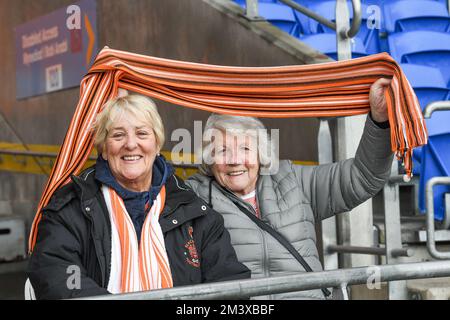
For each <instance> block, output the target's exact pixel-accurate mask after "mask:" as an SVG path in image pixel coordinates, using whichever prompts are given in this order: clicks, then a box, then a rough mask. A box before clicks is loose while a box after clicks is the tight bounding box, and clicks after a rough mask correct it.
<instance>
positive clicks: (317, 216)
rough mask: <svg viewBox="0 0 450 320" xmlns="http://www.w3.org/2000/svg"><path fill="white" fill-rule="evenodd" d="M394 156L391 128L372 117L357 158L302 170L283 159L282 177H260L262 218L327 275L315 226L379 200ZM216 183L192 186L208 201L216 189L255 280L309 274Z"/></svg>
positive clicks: (194, 180) (315, 293)
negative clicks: (382, 126) (380, 191)
mask: <svg viewBox="0 0 450 320" xmlns="http://www.w3.org/2000/svg"><path fill="white" fill-rule="evenodd" d="M392 157H393V154H392V152H391V147H390V129H389V128H387V129H381V128H379V127H378V126H377V125H376V124H375V123H374V122H373V121H372V120H371V118H370V117H367V120H366V123H365V128H364V133H363V136H362V138H361V141H360V143H359V147H358V150H357V152H356V155H355V158H352V159H348V160H345V161H341V162H337V163H333V164H328V165H321V166H299V165H294V164H293V163H292V162H291V161H287V160H283V161H280V167H279V170H278V173H276V174H274V175H270V176H268V175H261V176H259V178H258V181H257V187H256V189H257V190H256V192H257V199H258V204H259V208H260V213H261V219H262V220H263V221H265V222H266V223H268V224H270V225H271V226H272V228H274V229H275V230H277V231H278V232H279V233H281V234H282V235H283V236H284V237H285V238H286V239H287V240H288V241H289V242H290V243H291V244H292V245H293V246H294V248H295V249H296V250H297V251H298V252H299V253H300V254H301V255H302V256H303V258H304V259H305V260H306V261H307V263H308V264H309V265H310V267H311V268H312V269H313V271H321V270H322V265H321V263H320V260H319V254H318V250H317V246H316V232H315V223H317V222H318V221H321V220H322V219H326V218H328V217H330V216H332V215H335V214H337V213H340V212H345V211H349V210H351V209H352V208H354V207H356V206H358V205H359V204H361V203H362V202H364V201H365V200H367V199H369V198H371V197H373V196H374V195H375V194H376V193H377V192H378V191H379V190H380V189H381V188H382V187H383V185H384V184H385V182H386V180H387V178H388V177H389V174H390V169H391V163H392ZM210 180H211V177H207V176H204V175H201V174H196V175H194V176H192V177H191V178H189V179H188V181H186V183H187V184H188V185H189V186H191V187H192V189H193V190H194V191H195V192H196V193H197V194H198V195H199V196H200V197H201V198H203V199H204V200H205V201H207V202H209V198H210V196H209V188H210V186H211V205H212V206H213V208H214V210H215V211H218V212H219V213H221V214H222V215H223V217H224V220H225V227H226V228H227V229H228V231H229V232H230V235H231V243H232V245H233V247H234V249H235V251H236V254H237V257H238V260H239V261H240V262H242V263H244V264H245V265H246V266H247V267H248V268H249V269H250V270H251V271H252V278H259V277H269V276H280V275H288V274H296V273H299V272H305V269H304V268H303V267H302V266H301V264H300V263H299V262H298V261H297V260H296V259H295V258H294V257H293V256H292V255H291V254H290V253H289V252H288V251H287V249H285V248H284V247H283V246H282V245H281V244H280V243H279V242H278V241H277V240H276V239H274V238H273V237H272V236H271V235H270V234H269V233H267V232H265V231H263V230H261V229H260V228H259V227H258V226H257V225H256V224H255V223H254V222H253V221H252V220H250V219H249V218H248V217H247V216H246V215H245V214H244V213H243V212H242V211H241V210H240V209H239V208H238V207H237V206H236V205H235V204H234V203H233V202H232V200H231V197H233V196H232V195H230V194H228V193H223V192H221V191H220V189H219V188H218V185H217V182H216V181H213V182H212V183H211V184H210ZM240 201H242V203H243V204H244V205H245V206H246V207H247V208H249V210H253V209H252V208H251V206H250V205H248V204H247V203H245V202H244V201H243V200H240ZM259 298H260V299H265V298H269V299H305V298H312V299H323V298H324V295H323V293H322V291H320V290H311V291H303V292H293V293H283V294H277V295H272V296H265V297H259Z"/></svg>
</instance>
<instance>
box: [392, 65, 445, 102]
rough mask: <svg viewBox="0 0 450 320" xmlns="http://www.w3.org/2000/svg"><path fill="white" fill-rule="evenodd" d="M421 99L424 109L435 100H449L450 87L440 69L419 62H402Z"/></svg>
mask: <svg viewBox="0 0 450 320" xmlns="http://www.w3.org/2000/svg"><path fill="white" fill-rule="evenodd" d="M401 68H402V70H403V71H404V72H405V75H406V78H408V80H409V83H410V84H411V86H412V87H413V89H414V91H415V93H416V95H417V98H418V99H419V102H420V106H421V107H422V110H423V109H424V108H425V107H426V106H427V104H429V103H430V102H433V101H441V100H448V99H449V98H450V89H449V88H447V83H446V82H445V80H444V77H443V76H442V73H441V71H440V70H439V69H437V68H434V67H428V66H421V65H417V64H401Z"/></svg>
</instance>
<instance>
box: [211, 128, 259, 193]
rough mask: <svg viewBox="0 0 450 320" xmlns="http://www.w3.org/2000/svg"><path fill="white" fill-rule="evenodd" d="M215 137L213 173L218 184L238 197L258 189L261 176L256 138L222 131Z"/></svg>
mask: <svg viewBox="0 0 450 320" xmlns="http://www.w3.org/2000/svg"><path fill="white" fill-rule="evenodd" d="M220 133H221V134H215V135H214V142H213V144H214V149H213V153H212V156H213V160H214V164H213V165H212V168H211V170H212V173H213V174H214V177H215V178H216V180H217V182H218V183H219V184H220V185H221V186H223V187H226V188H227V189H229V190H230V191H232V192H233V193H234V194H236V195H237V196H243V195H246V194H248V193H250V192H252V191H253V190H254V189H255V188H256V181H257V180H258V174H259V161H258V147H257V141H256V138H254V137H252V136H249V135H236V134H230V133H225V132H223V131H220Z"/></svg>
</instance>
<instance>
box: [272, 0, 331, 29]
mask: <svg viewBox="0 0 450 320" xmlns="http://www.w3.org/2000/svg"><path fill="white" fill-rule="evenodd" d="M278 1H279V2H282V3H284V4H285V5H287V6H289V7H291V8H293V9H295V10H297V11H298V12H301V13H303V14H304V15H306V16H308V17H310V18H311V19H314V20H316V21H318V22H319V23H320V24H323V25H325V26H327V27H328V28H330V29H333V30H336V23H334V22H332V21H330V20H328V19H326V18H324V17H322V16H321V15H319V14H317V13H315V12H314V11H311V10H309V9H308V8H306V7H304V6H302V5H300V4H298V3H296V2H294V1H291V0H278Z"/></svg>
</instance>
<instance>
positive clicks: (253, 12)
mask: <svg viewBox="0 0 450 320" xmlns="http://www.w3.org/2000/svg"><path fill="white" fill-rule="evenodd" d="M245 15H246V16H247V18H249V19H250V20H255V19H257V20H258V19H259V10H258V0H246V1H245Z"/></svg>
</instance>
